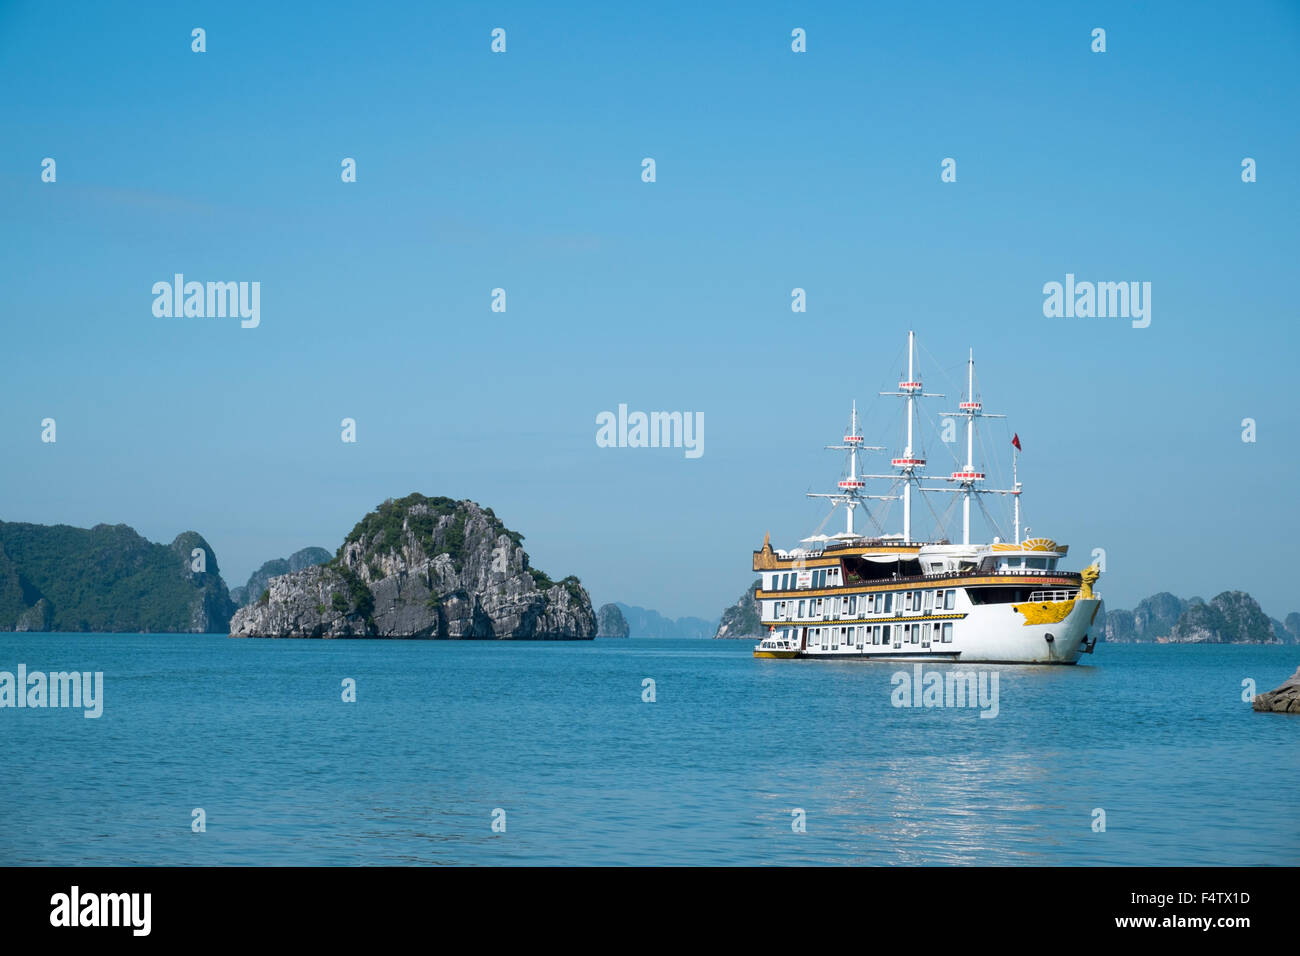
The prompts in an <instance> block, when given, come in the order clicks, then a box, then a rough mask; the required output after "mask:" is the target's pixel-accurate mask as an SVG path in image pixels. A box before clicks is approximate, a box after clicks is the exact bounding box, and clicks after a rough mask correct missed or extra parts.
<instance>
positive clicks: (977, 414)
mask: <svg viewBox="0 0 1300 956" xmlns="http://www.w3.org/2000/svg"><path fill="white" fill-rule="evenodd" d="M958 408H959V411H956V412H949V413H948V414H950V415H960V416H963V417H965V419H966V466H965V467H964V468H962V469H961V470H960V471H954V472H953V473H952V475H951V477H949V478H948V480H949V481H955V482H957V484H958V488H957V490H958V492H959V493H960V494H961V498H962V501H961V543H962V544H970V502H971V495H972V494H974V493H976V492H977V491H978V490H982V489H976V487H975V484H976V482H980V481H983V480H984V472H982V471H976V470H975V419H977V418H1006V416H1005V415H993V414H990V413H989V412H986V411H984V406H983V404H981V403H980V402H979V401H977V400H976V398H975V350H974V349H971V350H970V355H969V358H968V359H967V372H966V401H964V402H961V403H959V405H958ZM1016 500H1017V502H1019V498H1017V499H1016ZM1017 526H1019V522H1018V521H1017Z"/></svg>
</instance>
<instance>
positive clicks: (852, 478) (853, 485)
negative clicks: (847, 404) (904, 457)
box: [808, 401, 897, 538]
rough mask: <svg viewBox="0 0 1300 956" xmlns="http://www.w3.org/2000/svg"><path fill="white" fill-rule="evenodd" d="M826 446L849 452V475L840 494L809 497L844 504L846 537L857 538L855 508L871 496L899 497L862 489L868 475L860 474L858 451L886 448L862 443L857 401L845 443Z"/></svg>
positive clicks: (884, 498)
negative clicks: (854, 520) (854, 523)
mask: <svg viewBox="0 0 1300 956" xmlns="http://www.w3.org/2000/svg"><path fill="white" fill-rule="evenodd" d="M826 447H827V448H829V449H832V450H835V451H847V452H848V453H849V476H848V477H847V478H843V479H841V480H840V481H839V483H838V487H839V489H840V491H839V493H838V494H813V493H811V492H810V493H809V494H808V497H809V498H829V499H831V501H832V503H833V505H838V504H843V505H844V506H845V507H844V511H845V526H844V537H846V538H856V537H857V536H858V533H857V531H855V530H854V528H853V511H854V509H855V508H857V506H858V505H859V504H861V503H862V502H863V501H865V500H866V499H869V498H872V499H876V500H878V501H891V500H893V499H894V498H895V497H897V496H895V495H866V494H863V493H862V489H863V488H865V487H866V486H867V483H866V482H865V481H863V478H865V477H866V476H865V475H859V474H858V452H859V451H884V449H883V448H882V447H881V446H879V445H864V444H862V435H861V434H860V433H859V431H858V403H857V402H856V401H855V402H854V403H853V411H852V413H851V418H850V423H849V433H848V434H847V435H845V436H844V444H843V445H827V446H826ZM862 509H863V511H866V505H865V504H863V505H862Z"/></svg>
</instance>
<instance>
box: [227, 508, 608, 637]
mask: <svg viewBox="0 0 1300 956" xmlns="http://www.w3.org/2000/svg"><path fill="white" fill-rule="evenodd" d="M522 541H523V536H522V535H520V534H518V533H517V532H514V531H510V530H509V529H507V528H506V527H505V525H504V524H502V523H501V520H500V519H499V518H497V516H496V515H495V514H493V513H492V509H491V508H480V507H479V506H478V505H477V504H475V503H474V502H472V501H453V500H452V499H450V498H427V497H425V496H424V495H421V494H411V495H407V496H406V497H405V498H401V499H399V500H397V501H393V500H392V499H389V500H388V501H385V502H384V503H383V504H382V505H380V506H379V507H378V508H377V509H376V510H375V511H372V512H371V513H370V514H368V515H366V516H365V518H363V519H362V520H361V521H360V522H359V523H358V524H357V525H356V527H354V528H353V529H352V531H351V533H350V534H349V535H348V536H347V539H346V540H345V541H344V542H343V545H342V547H340V548H339V550H338V554H337V555H336V556H335V558H334V560H332V561H331V562H329V563H328V564H324V565H317V566H314V567H309V568H305V569H303V570H301V571H297V572H294V573H291V574H287V575H282V576H281V577H277V578H273V579H272V580H271V581H270V584H269V586H268V588H267V591H266V593H265V594H263V595H262V596H260V597H259V598H258V599H257V600H256V601H254V602H253V603H252V604H249V605H247V606H245V607H242V608H240V609H239V610H238V611H237V612H236V613H235V617H234V619H233V620H232V621H231V622H230V634H231V636H232V637H387V638H451V639H469V638H479V639H488V640H492V639H496V640H590V639H592V638H593V637H595V635H596V615H595V614H594V613H593V611H592V609H591V599H590V598H589V597H588V596H587V592H586V591H585V590H584V589H583V587H582V585H581V584H580V583H579V581H578V579H577V578H575V577H567V578H564V579H563V580H561V581H558V582H555V581H552V580H551V579H550V578H548V577H547V576H546V575H545V574H544V573H542V572H541V571H538V570H537V569H536V568H532V567H530V566H529V563H528V555H527V554H526V553H525V552H524V549H523V547H522V544H521V542H522Z"/></svg>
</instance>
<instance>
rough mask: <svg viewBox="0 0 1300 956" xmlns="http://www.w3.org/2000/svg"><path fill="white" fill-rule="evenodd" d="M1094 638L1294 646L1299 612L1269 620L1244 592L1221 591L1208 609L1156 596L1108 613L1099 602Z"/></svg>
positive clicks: (1198, 602) (1197, 601)
mask: <svg viewBox="0 0 1300 956" xmlns="http://www.w3.org/2000/svg"><path fill="white" fill-rule="evenodd" d="M1092 626H1093V633H1095V634H1096V635H1097V636H1098V638H1099V639H1100V640H1103V641H1109V642H1111V643H1113V644H1140V643H1156V644H1297V643H1300V613H1296V612H1294V611H1293V612H1291V613H1290V614H1288V615H1287V616H1286V620H1285V621H1279V620H1277V619H1276V618H1270V617H1269V616H1268V615H1267V614H1265V613H1264V611H1263V610H1262V609H1261V608H1260V606H1259V603H1258V602H1257V601H1256V600H1255V599H1254V598H1253V597H1251V596H1250V595H1249V594H1247V593H1246V592H1245V591H1224V592H1223V593H1222V594H1219V595H1218V596H1217V597H1215V598H1214V599H1213V600H1211V601H1210V602H1209V603H1208V604H1207V603H1206V602H1205V601H1204V600H1202V599H1201V598H1199V597H1193V598H1188V599H1187V600H1183V599H1182V598H1179V597H1176V596H1175V595H1173V594H1170V593H1169V592H1168V591H1161V592H1160V593H1159V594H1153V595H1152V596H1151V597H1149V598H1144V599H1143V600H1141V601H1139V602H1138V606H1137V607H1136V608H1134V609H1133V610H1132V611H1126V610H1114V611H1112V610H1109V609H1108V608H1107V607H1106V602H1105V601H1102V604H1101V608H1100V609H1099V610H1098V612H1097V617H1096V620H1094V621H1093V625H1092Z"/></svg>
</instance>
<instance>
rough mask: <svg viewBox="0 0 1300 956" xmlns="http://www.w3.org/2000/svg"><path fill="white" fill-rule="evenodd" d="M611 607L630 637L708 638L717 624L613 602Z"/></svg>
mask: <svg viewBox="0 0 1300 956" xmlns="http://www.w3.org/2000/svg"><path fill="white" fill-rule="evenodd" d="M610 606H611V607H614V608H615V609H617V610H618V612H619V614H621V615H622V617H623V619H624V621H625V622H626V624H627V628H628V635H629V636H631V637H672V638H703V637H709V636H710V635H711V634H712V633H713V630H714V628H715V627H717V624H716V623H715V622H713V621H706V620H704V618H702V617H678V618H671V617H664V616H663V615H662V614H660V613H659V612H658V611H652V610H650V609H648V608H644V607H637V606H636V605H634V604H624V603H623V602H622V601H615V602H614V603H613V604H612V605H610Z"/></svg>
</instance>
